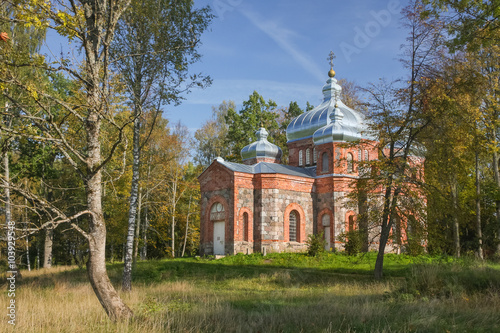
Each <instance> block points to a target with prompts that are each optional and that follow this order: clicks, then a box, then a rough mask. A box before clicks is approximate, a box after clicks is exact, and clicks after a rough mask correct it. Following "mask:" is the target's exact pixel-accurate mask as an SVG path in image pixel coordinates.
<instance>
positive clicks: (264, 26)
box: [240, 9, 324, 80]
mask: <svg viewBox="0 0 500 333" xmlns="http://www.w3.org/2000/svg"><path fill="white" fill-rule="evenodd" d="M240 12H241V13H242V14H243V15H244V16H245V17H246V18H248V20H249V21H250V22H251V23H252V24H253V25H255V26H256V27H257V28H258V29H260V30H261V31H262V32H264V33H265V34H266V35H268V36H269V37H271V38H272V39H273V40H274V41H275V42H276V43H277V44H278V45H279V46H280V47H281V48H282V49H283V50H284V51H286V52H287V53H288V54H289V55H291V56H292V57H293V59H294V60H295V61H296V62H297V63H299V65H300V66H302V67H303V68H304V69H305V70H306V71H308V72H309V73H310V74H311V75H313V76H314V77H315V78H317V79H319V80H323V79H324V75H323V74H322V73H323V72H322V71H321V70H320V69H319V67H318V66H317V65H316V63H315V62H314V61H312V60H311V59H310V58H309V57H308V56H307V54H305V53H304V52H303V51H302V50H300V48H298V47H297V46H296V45H295V44H294V43H293V41H292V39H293V37H297V36H298V35H297V34H296V33H295V32H294V31H292V30H289V29H286V28H283V27H280V26H279V25H278V24H277V22H276V21H273V20H266V19H264V18H262V17H261V16H260V15H258V14H257V13H255V12H253V11H250V10H248V9H245V10H243V9H240Z"/></svg>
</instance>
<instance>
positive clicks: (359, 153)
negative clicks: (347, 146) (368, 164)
mask: <svg viewBox="0 0 500 333" xmlns="http://www.w3.org/2000/svg"><path fill="white" fill-rule="evenodd" d="M362 160H363V154H362V152H361V149H359V150H358V161H362Z"/></svg>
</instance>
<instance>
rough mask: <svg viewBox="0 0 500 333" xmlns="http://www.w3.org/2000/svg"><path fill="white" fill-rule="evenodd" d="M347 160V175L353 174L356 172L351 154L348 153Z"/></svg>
mask: <svg viewBox="0 0 500 333" xmlns="http://www.w3.org/2000/svg"><path fill="white" fill-rule="evenodd" d="M346 160H347V173H353V172H354V162H353V160H352V154H351V153H347V156H346Z"/></svg>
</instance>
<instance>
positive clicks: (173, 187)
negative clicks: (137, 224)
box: [171, 179, 177, 258]
mask: <svg viewBox="0 0 500 333" xmlns="http://www.w3.org/2000/svg"><path fill="white" fill-rule="evenodd" d="M176 197H177V179H175V180H174V182H173V183H172V225H171V233H172V253H171V254H172V258H175V210H176V206H177V200H176Z"/></svg>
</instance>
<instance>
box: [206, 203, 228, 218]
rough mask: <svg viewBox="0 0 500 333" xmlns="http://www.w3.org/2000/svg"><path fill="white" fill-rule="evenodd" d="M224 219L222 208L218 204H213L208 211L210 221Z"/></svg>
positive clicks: (224, 213)
mask: <svg viewBox="0 0 500 333" xmlns="http://www.w3.org/2000/svg"><path fill="white" fill-rule="evenodd" d="M225 218H226V212H225V211H224V206H223V205H222V204H221V203H220V202H216V203H214V204H213V205H212V208H211V209H210V221H224V220H225Z"/></svg>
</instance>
